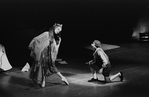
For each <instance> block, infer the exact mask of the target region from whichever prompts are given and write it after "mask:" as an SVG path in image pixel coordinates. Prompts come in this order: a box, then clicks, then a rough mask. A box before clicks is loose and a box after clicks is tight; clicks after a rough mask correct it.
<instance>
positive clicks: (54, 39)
mask: <svg viewBox="0 0 149 97" xmlns="http://www.w3.org/2000/svg"><path fill="white" fill-rule="evenodd" d="M61 30H62V24H54V25H53V27H52V28H50V30H49V31H46V32H44V33H42V34H40V35H39V36H37V37H35V38H34V39H33V40H32V41H31V42H30V44H29V48H30V49H31V57H32V58H33V59H34V62H33V65H32V67H31V70H30V74H29V77H30V78H31V79H32V81H33V82H34V83H40V84H41V87H45V79H46V77H48V76H50V75H52V74H54V73H55V74H57V75H58V76H59V77H60V78H61V80H62V81H63V82H64V83H65V84H66V85H69V82H68V81H67V79H66V78H65V77H64V76H63V75H62V74H61V73H60V72H59V71H58V69H57V67H56V66H55V61H56V59H57V54H58V49H59V46H60V43H61V36H60V32H61Z"/></svg>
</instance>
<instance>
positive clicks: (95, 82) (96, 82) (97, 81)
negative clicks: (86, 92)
mask: <svg viewBox="0 0 149 97" xmlns="http://www.w3.org/2000/svg"><path fill="white" fill-rule="evenodd" d="M88 82H90V83H94V84H103V85H104V84H107V82H106V81H104V80H88Z"/></svg>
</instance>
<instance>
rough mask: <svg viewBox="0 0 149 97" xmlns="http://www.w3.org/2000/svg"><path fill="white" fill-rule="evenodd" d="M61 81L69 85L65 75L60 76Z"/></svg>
mask: <svg viewBox="0 0 149 97" xmlns="http://www.w3.org/2000/svg"><path fill="white" fill-rule="evenodd" d="M62 81H63V82H64V83H65V84H66V85H69V82H68V81H67V79H66V78H65V77H63V78H62Z"/></svg>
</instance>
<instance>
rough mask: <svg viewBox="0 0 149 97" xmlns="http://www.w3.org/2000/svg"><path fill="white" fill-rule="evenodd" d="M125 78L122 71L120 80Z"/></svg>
mask: <svg viewBox="0 0 149 97" xmlns="http://www.w3.org/2000/svg"><path fill="white" fill-rule="evenodd" d="M123 79H124V76H123V73H122V72H120V81H123Z"/></svg>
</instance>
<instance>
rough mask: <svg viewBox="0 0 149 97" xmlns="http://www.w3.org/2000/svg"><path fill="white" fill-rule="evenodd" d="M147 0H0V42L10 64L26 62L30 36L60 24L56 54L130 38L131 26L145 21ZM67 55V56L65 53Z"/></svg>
mask: <svg viewBox="0 0 149 97" xmlns="http://www.w3.org/2000/svg"><path fill="white" fill-rule="evenodd" d="M148 3H149V2H148V0H1V1H0V28H1V29H0V43H1V44H2V45H4V46H5V49H6V53H7V57H8V58H9V61H10V63H11V64H12V65H13V66H18V65H19V66H23V65H24V64H25V63H26V62H28V61H30V56H29V53H30V51H29V50H28V44H29V43H30V41H31V39H32V38H34V37H35V36H37V35H39V34H41V33H42V32H43V31H46V30H48V29H49V28H50V27H52V26H53V24H54V23H62V24H63V30H62V43H61V48H60V56H67V54H66V53H71V51H73V52H76V51H77V49H78V48H81V47H83V46H86V45H89V44H90V43H91V42H92V41H93V40H94V39H98V40H100V41H101V42H103V43H113V44H115V43H118V42H119V43H120V42H129V41H131V35H132V33H133V28H135V27H136V26H137V24H138V22H139V21H140V20H141V19H146V20H148V13H149V5H148ZM68 57H69V56H68Z"/></svg>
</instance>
